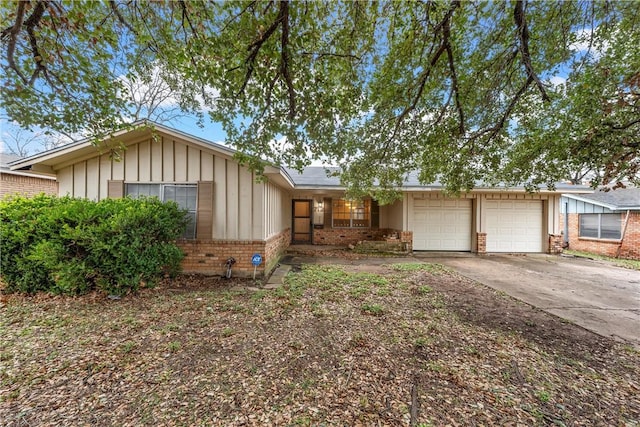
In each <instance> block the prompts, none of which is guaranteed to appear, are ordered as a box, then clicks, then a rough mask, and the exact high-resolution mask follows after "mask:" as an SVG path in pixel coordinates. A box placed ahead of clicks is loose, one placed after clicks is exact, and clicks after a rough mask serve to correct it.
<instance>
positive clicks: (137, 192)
mask: <svg viewBox="0 0 640 427" xmlns="http://www.w3.org/2000/svg"><path fill="white" fill-rule="evenodd" d="M125 194H126V195H127V196H131V197H133V198H138V197H140V196H147V197H160V184H126V185H125Z"/></svg>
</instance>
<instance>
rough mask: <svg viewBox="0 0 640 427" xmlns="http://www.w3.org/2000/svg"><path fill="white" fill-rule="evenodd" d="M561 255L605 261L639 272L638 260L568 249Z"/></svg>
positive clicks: (639, 263) (639, 262)
mask: <svg viewBox="0 0 640 427" xmlns="http://www.w3.org/2000/svg"><path fill="white" fill-rule="evenodd" d="M563 253H564V254H567V255H573V256H577V257H582V258H591V259H596V260H599V261H607V262H610V263H612V264H615V265H617V266H619V267H624V268H630V269H632V270H640V260H635V259H623V258H613V257H608V256H605V255H599V254H593V253H590V252H583V251H574V250H569V249H567V250H564V251H563Z"/></svg>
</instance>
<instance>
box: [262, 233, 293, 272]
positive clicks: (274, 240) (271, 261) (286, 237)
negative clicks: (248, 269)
mask: <svg viewBox="0 0 640 427" xmlns="http://www.w3.org/2000/svg"><path fill="white" fill-rule="evenodd" d="M290 243H291V229H290V228H287V229H286V230H284V231H282V232H281V233H279V234H277V235H275V236H273V237H271V238H269V239H267V241H266V242H265V248H264V257H265V261H264V266H265V271H266V272H267V273H271V271H272V270H273V269H274V268H275V266H276V264H277V263H278V260H279V259H280V256H281V255H282V253H283V252H284V251H286V250H287V248H288V247H289V244H290ZM252 274H253V272H252Z"/></svg>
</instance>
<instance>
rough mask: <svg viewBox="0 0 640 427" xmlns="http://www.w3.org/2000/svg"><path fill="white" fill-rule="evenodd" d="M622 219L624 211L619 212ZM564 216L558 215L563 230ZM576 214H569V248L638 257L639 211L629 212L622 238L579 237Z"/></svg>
mask: <svg viewBox="0 0 640 427" xmlns="http://www.w3.org/2000/svg"><path fill="white" fill-rule="evenodd" d="M620 215H621V217H622V221H624V218H625V216H626V213H624V214H620ZM564 220H565V216H564V215H560V222H561V227H562V228H561V229H562V230H564ZM579 227H580V223H579V215H578V214H569V249H573V250H576V251H584V252H591V253H594V254H600V255H606V256H610V257H620V258H628V259H640V212H631V213H630V215H629V221H628V223H627V230H626V233H625V235H624V240H623V241H622V243H621V242H619V241H616V240H599V239H591V238H584V237H579V232H580V229H579Z"/></svg>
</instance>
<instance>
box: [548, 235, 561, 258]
mask: <svg viewBox="0 0 640 427" xmlns="http://www.w3.org/2000/svg"><path fill="white" fill-rule="evenodd" d="M549 253H550V254H553V255H558V254H561V253H562V234H549Z"/></svg>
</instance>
